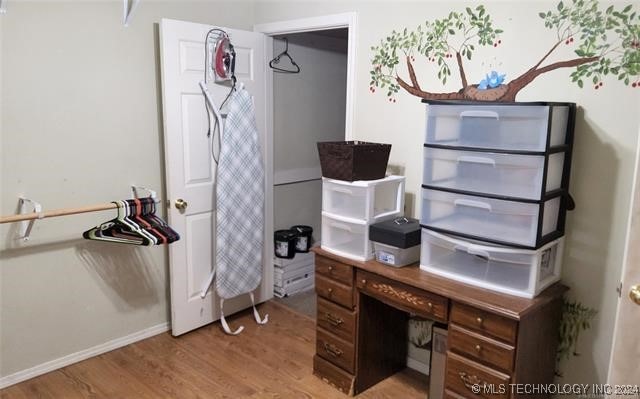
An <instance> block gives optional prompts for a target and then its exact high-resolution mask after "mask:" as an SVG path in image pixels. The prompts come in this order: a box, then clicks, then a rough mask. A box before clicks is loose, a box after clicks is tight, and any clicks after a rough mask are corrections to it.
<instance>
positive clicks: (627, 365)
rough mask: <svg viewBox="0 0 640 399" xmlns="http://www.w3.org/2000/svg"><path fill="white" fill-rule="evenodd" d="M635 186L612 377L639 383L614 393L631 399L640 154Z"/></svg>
mask: <svg viewBox="0 0 640 399" xmlns="http://www.w3.org/2000/svg"><path fill="white" fill-rule="evenodd" d="M638 151H640V142H639V143H638ZM634 187H635V188H634V190H633V192H634V194H633V200H632V205H631V216H630V221H629V230H628V234H627V245H626V250H625V256H624V259H625V261H624V262H625V264H624V266H623V270H622V286H621V295H620V301H619V302H618V314H617V316H616V324H615V330H614V336H613V349H612V354H611V363H610V365H609V378H608V382H609V384H612V386H615V385H618V386H620V385H631V384H635V388H634V387H619V389H620V391H619V392H613V394H615V396H620V397H625V398H629V399H632V398H640V393H639V392H637V387H638V384H640V334H639V331H640V155H639V156H638V159H637V160H636V173H635V185H634ZM625 389H626V390H629V391H625ZM632 391H633V392H632Z"/></svg>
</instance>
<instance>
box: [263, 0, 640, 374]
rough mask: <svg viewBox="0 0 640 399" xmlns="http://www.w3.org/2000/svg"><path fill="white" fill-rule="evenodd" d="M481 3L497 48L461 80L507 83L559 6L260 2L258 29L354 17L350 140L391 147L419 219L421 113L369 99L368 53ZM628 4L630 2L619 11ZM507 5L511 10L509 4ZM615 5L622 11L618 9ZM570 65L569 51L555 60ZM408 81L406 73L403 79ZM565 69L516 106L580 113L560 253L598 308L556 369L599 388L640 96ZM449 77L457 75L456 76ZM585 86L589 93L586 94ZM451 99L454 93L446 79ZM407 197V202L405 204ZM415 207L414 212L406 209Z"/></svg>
mask: <svg viewBox="0 0 640 399" xmlns="http://www.w3.org/2000/svg"><path fill="white" fill-rule="evenodd" d="M478 3H480V4H486V7H487V10H488V12H489V14H490V15H491V16H492V17H493V18H494V21H495V25H496V26H498V27H500V28H502V29H503V30H504V31H505V33H504V34H503V35H502V42H503V43H502V45H501V46H500V47H498V48H496V49H495V50H494V49H491V50H490V51H486V52H483V51H478V52H477V53H476V54H475V55H474V58H473V61H472V62H468V63H467V67H468V69H467V76H468V77H469V79H470V80H471V81H475V82H479V81H480V79H482V78H483V77H484V74H485V73H487V72H489V71H490V70H491V69H497V70H499V71H502V72H506V73H507V79H510V78H513V77H515V76H517V75H518V74H519V73H521V72H523V71H524V70H526V68H529V67H531V66H532V65H534V64H535V62H536V61H537V60H538V59H539V58H540V57H541V56H542V55H543V54H544V53H546V51H547V50H548V49H549V48H550V47H551V44H552V43H553V41H554V39H555V36H554V35H555V34H554V33H553V32H552V31H550V30H547V29H546V28H544V24H543V22H542V20H541V19H540V18H539V17H538V13H539V12H542V11H546V10H548V9H552V8H554V7H555V6H556V5H557V2H549V1H537V2H532V1H528V2H518V6H517V7H513V6H510V5H509V4H508V3H506V2H497V1H486V2H481V1H477V2H445V1H425V2H400V1H394V2H375V3H374V2H357V1H352V2H339V3H338V2H319V1H315V2H304V3H298V2H293V1H289V2H268V3H266V2H265V3H263V2H258V3H257V7H256V11H255V12H256V20H257V22H259V23H266V22H273V21H280V20H287V19H294V18H303V17H311V16H318V15H327V14H333V13H340V12H347V11H356V12H358V19H357V23H358V30H357V37H358V42H357V60H356V94H355V115H354V132H353V136H354V137H355V138H357V139H363V140H369V141H378V142H389V143H392V145H393V147H392V150H391V157H390V163H391V164H392V165H393V166H395V167H396V170H400V171H404V173H405V175H406V177H407V193H408V194H409V198H408V201H407V204H408V205H409V206H408V207H407V210H408V212H409V213H411V214H412V215H413V216H418V215H419V203H416V201H414V198H415V196H417V197H418V198H419V186H420V181H421V174H422V169H421V168H422V144H421V143H422V142H423V129H424V113H425V107H424V105H422V104H421V103H420V101H419V99H418V98H416V97H413V96H410V95H408V94H406V93H400V94H399V95H398V96H397V103H394V104H390V103H389V102H388V100H387V98H386V96H385V95H384V94H383V93H380V91H381V90H378V92H377V93H376V94H373V95H372V94H371V93H370V92H369V70H370V69H371V65H370V60H371V58H372V54H371V51H370V47H371V46H372V45H376V44H378V43H379V41H380V40H381V39H383V38H384V37H385V36H386V35H387V34H389V33H390V32H391V31H392V30H393V29H395V30H402V29H403V28H404V27H407V28H409V29H415V27H417V26H418V25H419V24H421V23H424V21H425V20H428V19H435V18H440V17H444V16H446V15H447V14H448V13H449V12H450V11H451V10H454V9H455V10H464V7H465V6H466V5H467V4H471V5H473V6H475V5H477V4H478ZM626 3H631V2H626ZM512 4H515V2H513V3H512ZM618 4H621V3H619V2H618ZM560 52H561V53H562V55H563V56H564V57H568V56H570V55H571V54H570V52H569V50H568V49H566V48H563V49H561V51H560ZM416 59H417V62H416V73H417V75H418V77H419V80H420V83H421V85H422V87H423V88H426V89H432V90H438V91H444V90H443V88H442V87H441V85H440V83H439V82H438V81H437V79H436V77H435V73H434V71H433V69H429V68H430V67H429V66H428V65H427V63H426V62H425V60H424V59H423V58H420V57H416ZM401 73H405V76H406V71H402V72H401ZM569 73H570V71H569V70H558V71H555V72H552V73H548V74H546V75H544V76H542V77H540V78H539V79H538V80H536V81H535V82H534V83H533V84H531V85H530V87H528V88H526V89H525V90H523V91H522V92H521V93H520V95H519V96H518V98H517V99H518V101H528V100H547V101H552V100H553V101H573V102H576V103H577V104H578V105H579V106H580V111H579V113H578V122H577V126H576V139H575V150H574V151H575V152H574V160H573V170H572V180H571V193H572V194H573V196H574V198H575V201H576V203H577V208H576V210H575V211H573V212H571V213H570V215H569V217H568V222H567V247H566V255H565V259H564V270H563V281H564V282H565V283H566V284H567V285H569V286H570V287H571V291H570V296H571V297H574V298H577V299H578V300H580V301H581V302H583V303H584V304H586V305H588V306H591V307H594V308H597V309H599V314H598V316H597V318H596V320H595V322H594V324H593V328H592V329H591V330H589V331H588V332H587V333H585V334H583V335H582V336H581V341H580V343H579V346H578V350H579V352H580V353H581V356H580V357H575V358H573V359H571V360H570V361H569V362H568V364H565V365H563V367H562V369H563V371H564V373H565V378H564V380H563V381H568V382H582V383H591V382H604V380H605V379H606V375H607V368H608V362H609V353H610V351H611V341H612V331H613V327H612V326H613V321H614V316H615V309H616V301H617V294H616V291H615V288H616V285H617V283H618V281H619V278H620V269H621V265H622V252H623V247H624V242H625V226H626V221H627V217H628V215H629V204H630V194H631V193H630V189H631V181H632V173H633V162H634V157H635V153H636V141H637V135H638V124H639V119H638V114H637V110H638V106H639V104H640V91H638V90H632V89H631V88H628V87H625V86H623V85H622V84H620V83H619V82H617V81H616V80H615V79H614V78H607V79H606V81H605V85H604V87H603V88H601V89H600V90H598V91H597V92H596V91H595V90H593V89H592V88H589V87H586V88H585V89H579V88H578V87H577V86H575V85H573V84H571V82H570V78H569ZM454 77H455V75H454ZM587 86H588V85H587ZM444 89H446V91H448V90H457V89H459V86H458V84H457V82H456V79H451V80H450V82H449V83H448V87H446V88H444ZM412 196H413V198H412ZM411 204H413V206H411Z"/></svg>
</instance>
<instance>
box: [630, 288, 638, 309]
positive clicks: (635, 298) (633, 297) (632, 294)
mask: <svg viewBox="0 0 640 399" xmlns="http://www.w3.org/2000/svg"><path fill="white" fill-rule="evenodd" d="M629 298H631V300H632V301H633V302H635V304H636V305H640V284H636V285H632V286H631V290H629Z"/></svg>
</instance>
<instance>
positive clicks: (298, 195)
mask: <svg viewBox="0 0 640 399" xmlns="http://www.w3.org/2000/svg"><path fill="white" fill-rule="evenodd" d="M286 37H287V39H288V40H289V54H290V55H291V57H292V58H293V59H294V61H295V62H296V63H297V64H298V65H300V69H301V70H300V73H298V74H288V73H274V74H273V100H274V101H273V104H274V106H273V107H274V150H273V152H274V172H275V175H276V181H277V180H278V176H295V175H299V176H305V175H306V171H308V170H313V169H317V171H318V172H317V176H316V177H317V178H319V177H320V169H319V168H320V161H319V159H318V150H317V147H316V143H317V142H318V141H335V140H344V129H345V109H346V83H347V55H346V43H347V41H346V39H339V38H333V37H327V36H320V35H318V34H314V33H298V34H291V35H286ZM283 50H284V42H283V41H282V40H278V39H276V40H274V44H273V55H274V57H275V56H277V55H278V54H280V53H281V52H282V51H283ZM278 65H285V66H287V65H290V64H289V63H288V61H285V60H284V59H283V61H281V64H278ZM305 178H308V177H305ZM274 204H275V205H274V206H275V213H274V227H275V229H288V228H289V227H291V226H293V225H296V224H305V225H309V226H311V227H313V236H314V238H315V239H316V240H319V239H320V225H321V215H320V212H321V209H322V184H321V182H320V180H315V181H306V182H303V183H294V184H285V185H279V186H276V187H274Z"/></svg>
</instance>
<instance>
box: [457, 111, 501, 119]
mask: <svg viewBox="0 0 640 399" xmlns="http://www.w3.org/2000/svg"><path fill="white" fill-rule="evenodd" d="M462 118H490V119H497V120H500V115H499V114H498V113H497V112H495V111H462V112H460V119H462Z"/></svg>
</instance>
